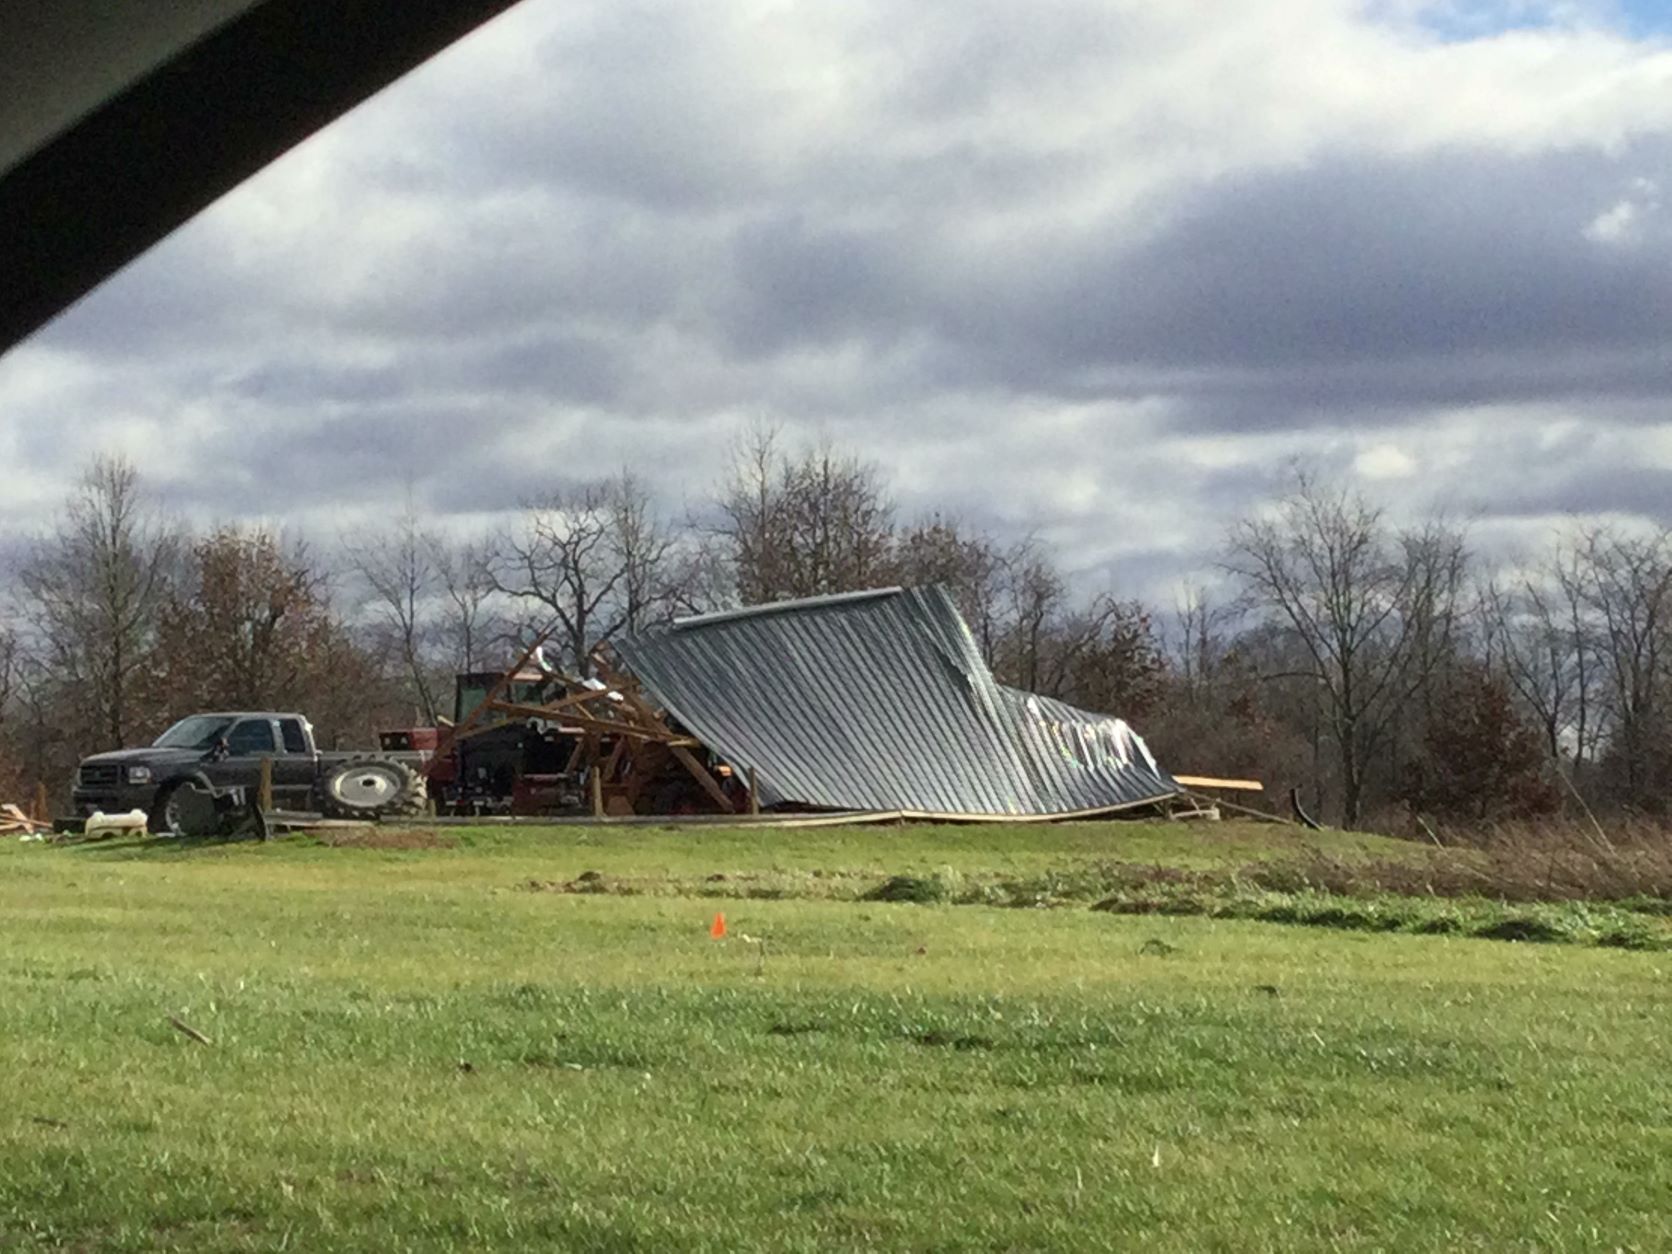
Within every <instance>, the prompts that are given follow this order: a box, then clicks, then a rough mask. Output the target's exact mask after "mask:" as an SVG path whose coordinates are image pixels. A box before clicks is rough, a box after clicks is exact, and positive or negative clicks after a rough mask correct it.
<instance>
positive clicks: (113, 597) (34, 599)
mask: <svg viewBox="0 0 1672 1254" xmlns="http://www.w3.org/2000/svg"><path fill="white" fill-rule="evenodd" d="M179 553H180V542H179V538H178V536H177V534H176V532H175V530H174V528H173V527H171V526H170V525H169V524H167V523H166V522H164V521H163V520H162V519H161V518H160V516H159V515H158V513H157V511H156V509H155V508H154V507H153V506H152V504H151V502H150V501H149V500H148V499H147V497H146V495H145V493H144V491H143V490H142V488H141V486H140V481H139V473H138V471H136V470H135V468H134V466H133V464H132V463H130V462H128V461H126V460H124V459H122V458H120V457H109V456H100V457H97V458H95V459H94V460H93V462H92V464H91V465H90V466H89V467H88V469H87V471H86V473H85V474H84V475H83V476H82V480H81V485H80V487H79V488H78V489H77V491H76V492H75V494H74V495H73V496H71V498H70V499H69V501H68V503H67V505H66V508H65V513H64V518H63V520H62V521H61V522H60V523H59V525H58V527H57V529H56V530H55V531H54V532H53V533H52V534H50V535H49V536H47V537H45V538H44V539H42V540H40V541H39V542H38V543H36V545H35V546H34V550H33V552H32V553H31V554H30V555H29V557H28V559H27V560H26V562H25V564H24V567H23V571H22V586H23V591H24V594H25V597H26V600H27V610H26V615H27V620H28V622H29V625H30V627H31V629H32V632H33V635H34V637H35V642H36V644H37V646H38V650H39V658H40V661H41V663H42V665H43V666H44V667H45V669H46V670H47V672H48V673H49V674H50V676H51V677H52V679H53V680H54V681H55V682H56V684H57V685H58V686H60V687H61V688H62V689H63V690H64V691H65V692H66V693H69V694H73V701H72V702H71V703H67V704H66V706H65V708H66V709H67V710H72V711H76V712H80V711H85V712H86V714H85V723H86V724H87V725H85V726H82V725H80V720H79V719H78V720H77V721H78V728H77V730H75V731H74V732H73V733H72V734H73V735H74V736H76V738H78V739H84V740H85V742H86V746H87V747H88V748H92V747H102V748H116V747H119V746H121V745H122V744H123V743H124V742H125V741H126V740H128V738H129V737H130V736H131V735H132V733H133V731H134V729H135V727H136V725H137V724H139V723H141V722H144V721H145V720H144V719H143V717H141V716H140V715H139V713H138V711H137V709H136V707H137V705H138V702H139V690H140V688H141V687H142V686H143V680H144V674H145V670H146V667H147V665H148V662H149V652H150V647H151V642H152V638H153V634H154V632H155V630H156V627H157V622H158V615H159V614H160V612H161V610H162V608H163V605H164V604H165V602H166V600H167V596H168V591H169V584H170V577H171V575H172V573H173V571H174V568H175V563H176V560H177V558H178V556H179Z"/></svg>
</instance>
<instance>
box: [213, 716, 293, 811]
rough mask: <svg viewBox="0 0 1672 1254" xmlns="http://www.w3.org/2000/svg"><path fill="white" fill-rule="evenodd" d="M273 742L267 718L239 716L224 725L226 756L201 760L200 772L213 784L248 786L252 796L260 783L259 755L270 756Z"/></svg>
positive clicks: (271, 723) (270, 721)
mask: <svg viewBox="0 0 1672 1254" xmlns="http://www.w3.org/2000/svg"><path fill="white" fill-rule="evenodd" d="M277 744H278V740H277V738H276V737H275V736H274V734H273V721H272V720H271V719H266V718H241V719H239V720H238V721H237V722H236V723H234V724H233V725H232V726H231V727H230V728H228V729H227V733H226V747H227V754H226V756H225V757H224V758H222V759H220V761H218V762H205V763H204V764H203V769H204V773H205V774H207V775H208V776H209V782H210V783H212V784H214V785H215V786H216V787H217V788H229V787H232V786H234V785H236V786H237V787H240V788H248V789H249V790H250V794H251V799H252V800H254V794H255V789H256V787H257V786H258V785H259V784H260V783H261V759H262V758H270V757H272V756H273V753H274V750H275V748H276V747H277Z"/></svg>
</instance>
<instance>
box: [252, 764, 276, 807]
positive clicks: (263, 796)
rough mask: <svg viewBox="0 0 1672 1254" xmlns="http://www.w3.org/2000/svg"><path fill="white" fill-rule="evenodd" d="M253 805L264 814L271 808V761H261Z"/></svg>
mask: <svg viewBox="0 0 1672 1254" xmlns="http://www.w3.org/2000/svg"><path fill="white" fill-rule="evenodd" d="M255 803H256V805H257V806H259V807H260V809H261V812H262V813H263V814H265V813H266V812H267V811H269V810H271V809H272V808H273V759H272V758H262V759H261V778H260V781H259V782H258V783H257V784H256V789H255Z"/></svg>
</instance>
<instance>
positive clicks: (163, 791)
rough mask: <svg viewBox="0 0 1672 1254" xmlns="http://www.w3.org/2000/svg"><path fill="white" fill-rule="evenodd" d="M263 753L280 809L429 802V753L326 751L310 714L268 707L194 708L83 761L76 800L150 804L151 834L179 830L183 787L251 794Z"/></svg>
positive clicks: (335, 811)
mask: <svg viewBox="0 0 1672 1254" xmlns="http://www.w3.org/2000/svg"><path fill="white" fill-rule="evenodd" d="M263 759H270V760H271V761H272V764H273V765H272V783H273V805H274V807H275V808H277V809H281V810H319V811H322V812H324V813H326V814H329V815H332V816H334V817H338V818H381V817H383V816H385V815H399V814H417V813H419V812H421V811H422V810H423V809H424V807H425V804H426V802H427V800H428V796H427V792H426V788H425V781H424V775H423V773H422V770H423V755H421V754H418V753H390V752H382V753H337V754H325V753H321V752H320V751H319V750H318V748H317V747H316V746H315V745H314V736H313V727H312V726H311V725H310V724H309V723H308V720H307V719H305V718H303V717H302V716H301V715H300V714H289V713H275V712H272V711H267V710H253V711H252V710H237V711H228V712H224V713H214V714H193V715H191V716H190V717H189V718H183V719H181V720H180V721H179V722H178V723H176V724H175V725H174V726H173V727H170V728H169V729H168V730H167V731H165V732H164V733H163V734H162V735H161V736H158V737H157V739H156V741H155V742H154V743H153V744H151V745H150V746H148V747H147V748H144V749H117V750H114V751H112V752H110V753H95V754H94V755H93V756H92V757H90V758H84V759H83V760H82V763H81V765H80V767H79V768H77V770H76V779H75V791H74V793H73V794H72V799H73V801H74V804H75V810H76V813H77V814H78V815H80V816H83V817H85V816H86V815H89V814H91V813H92V812H93V811H95V810H103V811H104V812H105V813H107V814H110V813H120V812H125V811H129V810H144V811H145V812H146V814H147V815H148V816H149V817H150V826H151V830H152V831H173V830H177V829H178V827H179V821H178V820H179V814H180V806H181V804H182V800H183V798H185V799H187V800H189V798H186V794H185V790H189V789H196V790H198V791H201V792H206V793H221V792H225V791H226V790H229V789H234V788H238V789H244V790H246V791H247V792H248V793H249V794H250V795H251V796H254V795H255V792H256V789H257V788H258V787H259V785H260V782H261V772H262V766H261V764H262V760H263Z"/></svg>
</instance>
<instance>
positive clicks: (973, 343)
mask: <svg viewBox="0 0 1672 1254" xmlns="http://www.w3.org/2000/svg"><path fill="white" fill-rule="evenodd" d="M1668 10H1672V6H1663V5H1662V4H1661V3H1660V2H1659V0H1629V2H1628V0H1618V2H1614V0H1595V2H1591V0H1550V2H1542V0H1485V2H1482V3H1468V2H1466V0H1439V2H1429V0H1271V2H1270V3H1265V4H1243V3H1230V2H1228V0H1227V2H1224V3H1212V4H1179V3H1175V2H1173V0H1029V2H1027V3H1021V2H1020V0H1011V2H1009V3H997V2H995V0H913V3H911V4H909V5H902V4H899V3H896V2H891V0H890V2H885V0H800V2H798V3H789V2H788V0H523V3H522V4H520V5H519V6H518V7H516V8H514V9H512V10H511V11H509V12H508V13H507V14H506V15H504V16H503V17H501V18H499V19H497V20H496V21H494V22H492V23H490V24H489V25H488V26H486V27H484V28H482V29H481V30H479V31H477V32H476V33H475V34H473V35H472V36H470V37H468V38H467V39H466V40H464V41H463V42H461V43H459V44H458V45H455V46H454V47H453V48H451V49H449V50H448V51H446V52H444V53H443V54H441V55H440V56H439V57H437V58H436V59H435V60H434V61H432V62H431V63H429V64H428V65H426V66H424V67H422V68H421V69H419V70H417V71H415V72H414V73H413V74H411V75H409V76H408V77H407V78H405V79H403V80H402V81H400V82H399V83H397V84H395V85H394V86H393V87H391V88H389V89H388V90H387V91H385V92H384V93H382V94H381V95H379V96H377V97H375V98H374V99H372V100H371V101H368V102H367V103H366V104H364V105H362V106H361V107H360V108H359V109H357V110H355V111H354V112H353V113H351V114H349V115H348V116H346V117H345V118H343V119H341V120H340V121H339V122H337V123H336V124H335V125H333V126H331V127H329V128H327V129H326V130H325V131H323V132H321V133H320V134H319V135H317V136H315V137H314V138H313V139H311V140H309V141H307V142H306V143H305V144H303V145H301V146H300V147H298V148H297V149H295V150H294V151H292V152H291V153H289V154H288V155H286V156H285V157H283V158H281V159H280V160H279V161H278V162H277V163H275V164H274V165H273V166H271V167H269V168H268V169H267V170H265V171H264V172H262V173H261V174H259V175H258V176H256V177H255V178H254V179H252V180H251V181H250V182H248V183H246V184H245V185H243V186H242V187H240V188H239V189H237V190H235V191H234V192H232V193H231V194H229V195H228V196H226V197H224V198H223V199H222V200H221V201H219V202H218V203H217V204H215V205H214V206H212V207H211V208H210V209H208V210H207V211H205V212H204V213H203V214H201V215H200V216H199V217H198V218H196V219H195V220H193V221H192V222H191V223H189V224H188V225H186V226H185V227H183V228H182V229H180V230H179V231H177V232H176V233H175V234H174V235H173V236H171V237H170V238H169V239H167V240H166V241H164V242H163V243H162V244H161V245H159V246H158V247H157V248H156V249H154V250H153V251H152V252H151V253H149V254H148V255H147V256H145V257H144V258H142V259H140V260H139V261H138V262H136V263H135V264H133V265H132V266H130V267H129V268H128V269H126V270H125V271H123V272H122V273H120V274H119V275H117V276H116V277H115V278H113V279H112V280H111V281H109V282H108V283H107V284H106V285H104V286H103V287H102V288H100V289H99V290H97V291H96V292H94V293H93V294H92V295H90V296H89V297H87V298H86V299H85V300H83V301H82V302H81V303H79V304H78V305H77V306H75V307H73V308H72V309H71V310H70V311H68V312H67V313H66V314H64V315H63V316H62V317H60V318H59V319H58V320H57V321H56V322H54V323H52V324H51V325H49V326H48V327H47V328H45V329H44V330H43V331H41V332H40V333H38V334H37V335H36V336H34V337H33V338H32V339H31V340H29V341H27V342H26V343H25V344H23V345H21V346H19V347H18V348H16V349H14V350H12V351H11V352H10V353H8V354H6V355H5V356H3V357H0V463H3V464H5V465H7V466H8V467H9V469H10V473H9V474H8V477H7V483H8V491H7V493H6V494H5V496H4V499H0V538H4V539H5V540H8V541H12V542H15V541H16V540H17V539H18V538H19V537H21V536H24V535H27V534H28V533H29V532H30V531H31V530H32V529H35V528H38V527H39V526H41V525H42V522H43V520H44V519H46V518H48V517H49V516H50V514H51V512H52V511H53V509H54V508H55V506H56V504H57V502H58V501H60V500H61V499H62V497H63V496H64V494H65V492H66V491H67V490H68V489H69V488H70V486H71V485H72V484H73V482H74V480H75V478H76V476H77V474H78V473H79V471H80V469H81V467H82V465H83V464H84V462H85V460H86V458H87V457H88V455H89V454H90V453H91V452H94V451H99V450H104V451H119V452H122V453H125V454H127V455H128V456H129V457H131V458H132V459H133V460H134V461H135V462H136V463H137V464H138V465H139V467H140V469H141V471H142V473H143V474H144V476H145V478H146V481H147V482H148V483H149V484H151V485H152V486H153V487H154V488H155V489H156V490H157V491H158V492H159V493H160V494H161V495H162V497H163V498H164V499H165V500H166V501H167V503H168V504H169V506H170V507H171V508H173V509H175V510H178V511H179V512H181V513H182V514H184V515H186V516H188V517H190V518H193V519H195V520H198V521H200V522H234V521H241V520H258V519H259V520H261V521H265V522H269V523H276V524H279V525H282V526H284V527H286V528H289V529H292V530H300V531H303V532H306V533H309V534H312V535H315V536H318V537H321V538H326V539H329V538H331V537H333V536H335V535H337V534H339V533H341V532H342V531H343V530H344V529H345V528H351V527H353V526H354V525H356V524H357V523H358V522H360V521H364V520H375V519H378V518H386V517H388V516H389V515H390V514H392V513H394V512H398V511H399V510H400V509H401V508H402V504H403V502H404V500H405V499H407V496H408V494H409V493H410V495H411V499H412V500H413V501H414V502H415V503H416V505H417V506H418V508H419V509H420V510H421V511H423V512H425V513H426V514H428V515H430V516H432V517H433V518H434V519H436V520H438V521H441V522H444V523H445V524H446V525H448V526H450V527H454V528H456V529H460V530H468V529H472V528H486V527H492V526H494V525H496V523H498V522H499V521H501V520H503V518H504V517H505V515H506V513H507V511H512V510H514V509H515V508H516V507H517V505H518V504H519V503H520V502H521V501H524V500H527V499H531V498H533V497H537V496H540V495H543V494H545V493H547V492H549V491H552V490H560V489H562V488H564V487H567V486H572V485H574V484H576V483H579V482H584V481H588V480H592V479H597V478H600V477H604V476H607V475H610V474H611V473H613V472H615V471H617V470H618V469H620V468H621V467H622V466H624V465H630V466H632V467H633V468H634V469H635V471H636V472H637V473H639V474H640V476H641V477H642V478H643V479H644V480H645V481H647V482H648V483H649V484H650V485H651V486H652V488H653V489H654V491H655V493H656V494H657V496H658V498H659V500H660V501H661V502H662V503H663V505H664V507H665V508H666V509H667V510H668V511H669V512H670V513H673V514H683V513H685V511H686V510H687V509H689V508H692V507H696V506H699V505H700V503H701V502H703V501H704V500H706V499H708V498H710V497H711V496H712V494H713V492H714V489H715V487H716V485H717V484H718V483H719V481H720V480H721V478H722V477H723V474H724V469H725V465H726V461H727V456H728V450H729V448H730V446H731V444H732V441H733V440H734V439H735V437H736V435H737V433H738V432H739V431H740V430H741V429H743V428H744V427H745V426H747V425H749V424H752V423H755V424H758V423H766V424H773V425H778V426H780V427H781V428H782V429H783V431H784V433H785V434H786V436H787V437H789V438H790V439H791V440H792V441H796V440H813V439H817V438H820V437H825V438H829V439H830V440H832V441H834V442H835V443H836V444H838V445H841V446H845V447H848V448H851V449H854V450H856V451H858V452H861V453H862V454H864V455H865V456H867V457H870V458H872V459H874V460H875V461H877V462H878V463H879V464H881V465H882V466H883V467H884V468H885V470H886V472H887V473H888V475H889V477H890V479H891V480H892V482H893V484H894V487H895V491H896V495H897V498H898V502H899V507H900V511H901V514H902V516H903V517H905V518H910V517H913V516H915V515H917V514H920V513H923V512H925V511H928V510H930V509H940V510H943V511H945V512H948V513H951V514H954V515H957V516H959V517H962V518H963V519H965V520H966V521H968V522H970V523H971V524H972V525H975V526H979V527H983V528H987V529H990V530H992V531H993V532H995V533H996V534H998V535H1000V536H1004V537H1020V536H1022V535H1024V534H1033V535H1037V536H1039V537H1040V538H1042V539H1044V540H1045V541H1047V542H1048V543H1050V544H1052V545H1053V546H1055V548H1056V549H1057V551H1058V553H1059V555H1060V557H1061V560H1062V561H1063V563H1064V565H1065V566H1066V567H1067V568H1068V569H1069V570H1070V571H1072V572H1073V573H1074V574H1075V576H1076V577H1077V579H1078V581H1079V583H1080V585H1081V586H1082V587H1085V588H1088V589H1095V590H1103V589H1109V590H1112V591H1115V592H1117V593H1119V594H1121V595H1138V596H1145V597H1151V598H1165V597H1166V596H1168V595H1169V594H1170V592H1171V591H1172V590H1174V589H1175V588H1176V586H1177V585H1178V584H1179V582H1180V581H1181V580H1184V579H1187V578H1190V577H1192V576H1193V575H1196V574H1199V573H1200V572H1202V571H1204V570H1206V569H1209V568H1210V567H1211V564H1212V562H1213V559H1214V557H1215V555H1216V553H1217V552H1218V551H1219V549H1220V546H1221V544H1222V542H1223V538H1224V535H1225V531H1226V528H1227V526H1228V525H1229V524H1230V523H1231V522H1232V521H1233V520H1235V519H1236V518H1238V517H1240V516H1243V515H1245V514H1246V513H1247V512H1248V511H1249V510H1251V509H1254V508H1257V507H1258V506H1259V504H1260V503H1261V502H1262V501H1265V500H1269V499H1270V497H1271V496H1272V495H1273V494H1274V493H1276V492H1278V491H1280V490H1281V489H1282V488H1283V486H1284V484H1285V482H1286V481H1287V479H1288V476H1289V475H1290V474H1291V473H1292V469H1293V467H1294V466H1295V464H1296V463H1297V460H1298V461H1300V462H1303V463H1305V464H1307V465H1309V466H1311V467H1313V468H1315V469H1316V470H1318V471H1320V472H1322V473H1323V474H1325V475H1327V476H1333V477H1335V478H1336V479H1338V480H1339V481H1340V482H1343V483H1345V484H1349V485H1353V486H1357V487H1360V488H1362V489H1363V490H1365V491H1366V492H1367V493H1369V494H1370V495H1372V496H1373V497H1374V498H1375V499H1377V500H1380V501H1384V502H1386V503H1387V504H1388V506H1389V508H1390V510H1392V511H1393V512H1394V513H1395V515H1402V514H1410V513H1416V512H1420V511H1422V510H1426V509H1428V508H1433V507H1440V508H1444V509H1446V510H1447V511H1448V512H1450V513H1451V514H1453V515H1454V516H1461V517H1467V518H1470V519H1472V520H1473V527H1474V530H1475V534H1476V537H1477V543H1478V544H1479V545H1481V546H1483V547H1486V548H1492V549H1501V550H1504V551H1510V550H1513V549H1515V548H1516V547H1517V546H1522V545H1532V544H1536V543H1538V542H1539V541H1540V540H1541V539H1542V538H1544V537H1546V536H1548V535H1549V534H1550V533H1551V532H1552V531H1553V530H1555V529H1558V528H1561V527H1563V526H1565V525H1567V524H1568V522H1569V520H1571V519H1572V518H1573V517H1574V516H1576V515H1577V516H1582V517H1609V518H1617V519H1621V520H1635V521H1639V522H1643V521H1650V522H1668V523H1672V404H1669V401H1672V344H1669V334H1668V333H1669V330H1672V216H1669V214H1672V207H1669V202H1672V16H1669V15H1668Z"/></svg>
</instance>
